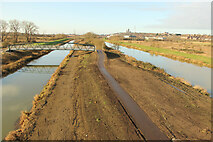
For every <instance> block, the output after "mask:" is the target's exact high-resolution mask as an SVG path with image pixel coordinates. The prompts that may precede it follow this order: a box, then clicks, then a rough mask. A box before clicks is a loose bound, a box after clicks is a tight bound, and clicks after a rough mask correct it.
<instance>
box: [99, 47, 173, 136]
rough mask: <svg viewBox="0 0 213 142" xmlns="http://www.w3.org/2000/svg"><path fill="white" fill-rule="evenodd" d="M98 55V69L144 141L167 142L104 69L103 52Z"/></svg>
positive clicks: (100, 51)
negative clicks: (161, 141) (158, 141)
mask: <svg viewBox="0 0 213 142" xmlns="http://www.w3.org/2000/svg"><path fill="white" fill-rule="evenodd" d="M97 52H98V55H99V62H98V67H99V70H100V71H101V73H102V74H103V76H104V77H105V79H106V80H107V81H108V83H109V85H110V87H111V88H112V89H113V91H114V92H116V94H117V97H118V98H119V100H120V101H121V103H122V105H123V106H124V108H125V110H126V111H127V113H128V114H129V115H130V117H131V119H132V120H133V121H134V123H135V124H136V126H137V127H138V128H139V130H140V132H142V135H143V137H144V139H145V140H169V139H168V138H167V137H166V136H165V135H164V134H163V133H162V132H161V131H160V129H159V128H158V127H157V126H156V125H155V124H154V123H153V122H152V121H151V120H150V118H149V117H148V116H147V114H146V113H145V112H144V111H143V110H142V109H141V108H140V107H139V106H138V104H137V103H136V102H135V101H134V100H133V99H132V98H131V97H130V96H129V94H128V93H126V91H124V90H123V88H122V87H121V86H120V85H119V84H118V82H117V81H116V80H115V79H114V78H113V77H112V76H111V75H110V74H109V73H108V72H107V70H106V69H105V67H104V58H105V55H104V52H103V51H102V50H97Z"/></svg>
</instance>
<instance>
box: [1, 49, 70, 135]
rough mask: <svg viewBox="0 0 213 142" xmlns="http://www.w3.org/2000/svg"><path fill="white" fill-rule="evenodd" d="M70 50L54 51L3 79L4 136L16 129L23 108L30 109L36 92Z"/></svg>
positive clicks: (38, 91)
mask: <svg viewBox="0 0 213 142" xmlns="http://www.w3.org/2000/svg"><path fill="white" fill-rule="evenodd" d="M68 53H69V51H62V50H60V51H52V52H51V53H49V54H48V55H45V56H43V57H41V58H39V59H37V60H34V61H32V62H30V63H29V64H28V65H27V66H25V67H23V68H22V69H20V70H18V71H17V72H15V73H13V74H11V75H8V76H7V77H5V78H3V79H1V81H2V94H3V95H2V100H3V101H2V122H3V123H2V137H5V136H6V134H8V132H9V131H11V130H13V129H14V126H15V123H16V121H17V119H18V118H19V116H20V112H21V111H23V110H29V109H30V108H31V106H32V100H33V97H34V96H35V94H38V93H40V91H41V90H42V88H43V87H44V85H46V83H47V81H48V80H49V79H50V77H51V74H52V73H53V72H54V71H55V69H56V68H57V66H58V65H59V64H60V63H61V61H62V60H63V59H64V57H65V56H66V55H67V54H68Z"/></svg>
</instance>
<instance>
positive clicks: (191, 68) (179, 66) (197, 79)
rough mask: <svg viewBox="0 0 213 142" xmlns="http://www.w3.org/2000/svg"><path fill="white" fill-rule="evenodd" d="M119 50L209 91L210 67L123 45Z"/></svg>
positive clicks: (108, 44) (109, 45) (112, 45)
mask: <svg viewBox="0 0 213 142" xmlns="http://www.w3.org/2000/svg"><path fill="white" fill-rule="evenodd" d="M106 45H107V46H108V47H114V44H111V43H107V42H106ZM119 50H120V51H121V52H123V53H124V54H126V55H128V56H132V57H134V58H136V59H137V60H140V61H143V62H149V63H151V64H153V65H155V66H157V67H160V68H163V69H164V70H165V71H166V72H167V73H168V74H171V75H172V76H175V77H181V78H184V79H185V80H187V81H189V82H190V83H191V84H192V85H199V86H201V87H203V88H205V89H207V91H208V92H209V93H211V68H208V67H200V66H197V65H194V64H190V63H186V62H180V61H177V60H172V59H170V58H167V57H163V56H160V55H155V54H154V55H151V54H150V53H147V52H143V51H140V50H136V49H131V48H126V47H123V46H120V47H119Z"/></svg>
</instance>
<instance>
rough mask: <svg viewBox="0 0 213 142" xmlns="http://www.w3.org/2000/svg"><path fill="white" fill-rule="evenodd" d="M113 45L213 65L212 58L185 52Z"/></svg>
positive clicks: (118, 42)
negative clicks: (212, 63)
mask: <svg viewBox="0 0 213 142" xmlns="http://www.w3.org/2000/svg"><path fill="white" fill-rule="evenodd" d="M107 41H108V40H107ZM109 42H110V41H109ZM113 43H117V44H122V45H124V46H125V45H126V46H129V47H130V46H133V47H136V48H137V49H140V50H143V51H146V52H154V53H162V54H164V55H173V56H176V57H183V58H188V59H192V60H196V61H201V62H203V63H205V64H208V65H211V58H210V57H206V56H202V55H195V54H190V53H184V52H179V51H175V50H170V49H164V48H157V47H151V46H144V45H140V44H137V43H129V42H120V41H113Z"/></svg>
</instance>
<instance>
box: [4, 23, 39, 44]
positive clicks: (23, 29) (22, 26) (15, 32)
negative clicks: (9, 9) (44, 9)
mask: <svg viewBox="0 0 213 142" xmlns="http://www.w3.org/2000/svg"><path fill="white" fill-rule="evenodd" d="M37 32H38V26H37V25H35V24H34V23H33V22H30V21H18V20H16V19H14V20H10V21H9V22H7V21H5V20H0V39H1V42H2V43H3V42H4V41H6V40H7V38H8V36H9V34H10V35H11V36H12V39H13V42H14V43H17V42H18V37H19V35H20V33H23V34H24V36H25V38H26V41H27V42H31V41H32V36H33V35H34V34H36V33H37Z"/></svg>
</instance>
